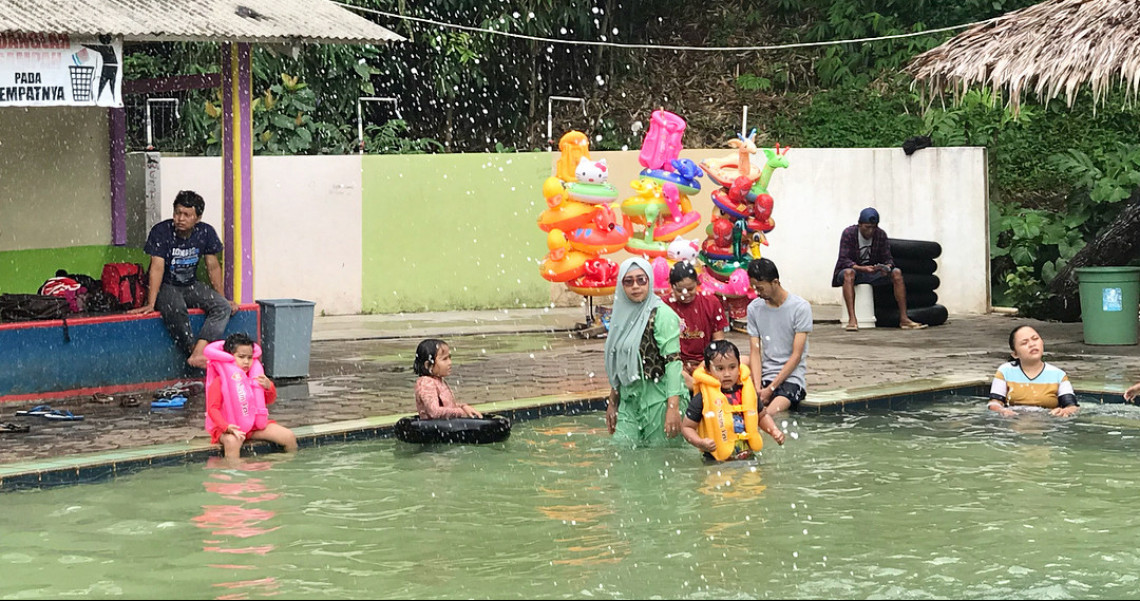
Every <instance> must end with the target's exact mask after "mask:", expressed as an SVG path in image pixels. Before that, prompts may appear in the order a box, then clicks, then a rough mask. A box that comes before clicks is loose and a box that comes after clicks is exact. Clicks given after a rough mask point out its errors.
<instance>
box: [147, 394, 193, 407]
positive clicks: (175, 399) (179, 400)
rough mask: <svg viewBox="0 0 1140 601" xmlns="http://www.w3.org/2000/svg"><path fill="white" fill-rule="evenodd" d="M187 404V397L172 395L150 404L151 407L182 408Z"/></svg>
mask: <svg viewBox="0 0 1140 601" xmlns="http://www.w3.org/2000/svg"><path fill="white" fill-rule="evenodd" d="M185 405H186V397H184V396H172V397H169V398H165V399H158V400H157V401H154V402H153V403H151V404H150V408H151V409H181V408H182V407H183V406H185Z"/></svg>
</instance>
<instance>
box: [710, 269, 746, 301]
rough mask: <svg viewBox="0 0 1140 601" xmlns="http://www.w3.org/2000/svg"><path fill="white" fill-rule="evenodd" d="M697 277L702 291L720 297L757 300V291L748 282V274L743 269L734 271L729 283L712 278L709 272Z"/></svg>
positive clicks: (729, 277)
mask: <svg viewBox="0 0 1140 601" xmlns="http://www.w3.org/2000/svg"><path fill="white" fill-rule="evenodd" d="M697 277H698V278H699V279H700V281H701V289H702V290H705V291H707V292H711V293H713V294H716V295H719V296H729V297H747V298H749V299H753V298H756V291H755V290H753V289H752V285H751V284H750V283H749V281H748V272H747V271H745V270H743V269H737V270H736V271H733V272H732V274H731V275H729V276H728V281H727V282H722V281H721V280H718V279H716V278H714V277H712V276H711V275H709V273H708V272H707V271H702V272H701V274H700V275H699V276H697Z"/></svg>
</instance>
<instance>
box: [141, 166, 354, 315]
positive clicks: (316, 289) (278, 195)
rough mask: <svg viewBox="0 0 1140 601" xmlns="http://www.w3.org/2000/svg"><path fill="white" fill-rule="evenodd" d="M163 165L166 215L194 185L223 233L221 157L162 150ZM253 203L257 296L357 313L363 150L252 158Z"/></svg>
mask: <svg viewBox="0 0 1140 601" xmlns="http://www.w3.org/2000/svg"><path fill="white" fill-rule="evenodd" d="M161 171H162V204H161V209H162V218H163V219H169V218H170V216H171V214H172V213H173V202H174V197H175V195H177V194H178V191H179V190H194V191H196V192H198V193H199V194H201V195H202V197H203V198H205V199H206V211H205V213H204V214H203V215H202V219H203V221H205V222H207V223H209V224H210V225H213V226H214V227H215V228H216V229H217V230H218V235H219V236H222V238H223V240H224V238H225V232H224V227H223V225H224V221H223V219H222V162H221V159H220V158H218V157H163V158H162V164H161ZM253 208H254V213H253V239H254V283H253V290H254V297H255V298H259V299H262V298H301V299H305V300H311V301H314V302H315V303H316V311H317V314H318V315H320V314H321V313H322V312H324V313H325V314H328V315H344V314H352V313H359V312H360V309H361V306H360V302H361V301H360V299H361V273H362V265H361V250H360V249H361V231H362V230H361V224H360V211H361V183H360V157H358V156H299V157H264V156H262V157H254V159H253Z"/></svg>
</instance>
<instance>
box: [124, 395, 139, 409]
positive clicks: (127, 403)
mask: <svg viewBox="0 0 1140 601" xmlns="http://www.w3.org/2000/svg"><path fill="white" fill-rule="evenodd" d="M140 404H141V402H140V401H139V398H138V397H137V396H135V395H133V394H132V395H130V396H125V397H123V398H121V399H119V406H120V407H138V406H139V405H140Z"/></svg>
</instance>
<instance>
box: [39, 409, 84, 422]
mask: <svg viewBox="0 0 1140 601" xmlns="http://www.w3.org/2000/svg"><path fill="white" fill-rule="evenodd" d="M44 417H46V418H47V419H50V420H54V421H59V422H77V421H81V420H82V419H83V416H82V415H75V414H74V413H72V412H70V411H52V412H51V413H45V414H44Z"/></svg>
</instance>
